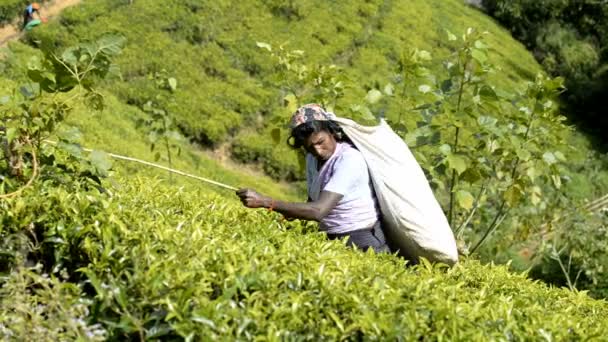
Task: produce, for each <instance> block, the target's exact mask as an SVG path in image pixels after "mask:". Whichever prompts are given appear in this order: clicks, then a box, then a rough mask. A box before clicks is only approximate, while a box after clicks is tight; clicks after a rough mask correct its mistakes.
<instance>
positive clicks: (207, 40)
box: [28, 0, 538, 174]
mask: <svg viewBox="0 0 608 342" xmlns="http://www.w3.org/2000/svg"><path fill="white" fill-rule="evenodd" d="M232 7H233V6H231V3H230V2H229V1H186V2H170V3H167V2H166V1H158V0H155V1H146V2H140V3H138V2H133V3H132V4H130V5H129V4H127V2H126V1H111V0H102V1H96V2H95V3H83V4H82V5H80V6H78V8H70V9H67V10H65V11H64V12H63V13H62V16H61V18H60V19H59V21H58V23H54V24H50V25H47V26H45V29H44V30H37V31H36V32H32V34H31V35H30V36H29V37H28V39H29V41H30V42H32V44H36V42H38V41H43V42H45V41H49V42H50V43H49V44H52V45H54V46H65V45H69V44H73V43H74V42H75V41H77V40H82V39H94V38H96V37H97V36H98V35H99V34H101V33H105V32H113V33H116V32H119V33H121V34H123V35H124V36H125V37H126V38H127V39H128V41H129V42H130V43H129V44H130V45H129V46H128V47H127V48H126V49H125V51H124V53H123V54H122V55H121V56H120V57H119V58H118V59H117V63H119V64H120V65H121V70H122V74H123V80H122V81H119V80H114V81H110V82H108V83H107V88H106V89H108V91H110V92H112V93H113V94H116V95H117V96H118V97H119V98H120V99H121V100H122V101H123V102H124V103H127V104H132V105H137V106H140V107H141V106H143V105H144V104H145V103H146V102H147V101H148V100H149V99H151V98H154V96H155V95H156V89H154V87H153V86H151V85H150V84H149V82H148V80H147V76H148V75H150V74H154V73H156V72H160V71H161V70H163V69H165V70H166V71H167V73H168V74H170V75H172V76H173V77H175V78H176V79H178V80H179V83H180V89H179V91H178V92H176V93H175V105H174V106H172V107H171V108H168V109H169V111H170V113H171V116H172V118H173V121H174V123H175V124H176V125H177V126H178V127H179V128H180V131H181V132H182V134H183V135H185V137H186V138H187V139H190V140H191V141H195V142H197V143H199V144H200V145H203V146H208V147H213V148H218V147H221V146H223V145H224V144H225V143H231V142H232V141H233V139H234V138H235V137H237V139H236V140H237V141H242V139H240V136H241V135H247V134H248V133H249V132H250V129H252V128H254V129H255V130H260V131H264V127H263V125H261V126H262V127H260V124H259V123H260V122H266V121H269V120H272V119H274V118H276V117H277V114H280V115H284V114H285V113H286V112H287V110H286V108H285V107H283V101H284V98H285V97H286V96H287V95H289V94H288V93H282V94H280V96H277V95H276V91H275V90H276V86H275V85H274V81H275V80H276V71H277V70H276V69H277V68H276V67H275V64H274V63H272V61H271V60H269V59H268V58H267V51H265V50H264V49H261V48H259V47H258V46H256V42H267V43H271V44H272V46H274V47H278V46H282V47H283V48H284V50H285V51H293V50H302V51H307V54H306V55H305V56H302V57H301V58H304V59H305V60H306V63H304V64H306V65H309V66H310V70H308V72H307V74H306V76H305V77H308V78H313V77H314V76H315V75H319V76H321V78H320V83H319V87H316V88H315V87H307V88H306V89H303V88H302V89H298V91H302V92H303V94H296V95H303V96H304V97H305V96H308V95H310V96H315V97H318V96H317V95H319V96H320V95H322V94H314V93H316V92H320V93H324V92H325V93H328V96H326V97H328V99H331V96H329V94H331V93H333V92H338V93H341V94H342V95H340V96H337V97H336V98H335V99H337V100H338V102H337V103H335V104H334V103H324V104H325V105H327V106H329V107H334V108H335V109H336V110H337V111H338V110H339V109H341V108H350V107H351V106H352V105H357V104H358V101H359V99H360V98H361V97H362V96H364V95H365V94H366V93H367V92H368V91H369V90H371V89H373V88H377V87H376V84H375V83H376V82H378V81H382V82H385V80H386V78H387V77H388V75H389V74H390V73H391V69H392V64H393V63H394V62H395V60H396V59H397V58H398V56H399V54H400V52H401V49H402V48H401V47H402V46H419V47H420V48H425V49H427V50H430V49H433V51H436V53H437V55H439V56H443V55H447V54H448V53H449V51H448V49H446V47H445V45H444V44H443V43H442V41H443V33H442V30H438V29H437V27H446V26H447V27H448V28H450V29H451V30H454V31H462V30H463V29H464V28H466V27H468V26H471V22H470V21H471V20H473V21H474V25H475V26H480V27H485V28H487V29H489V30H491V31H492V32H493V33H494V34H495V36H492V37H491V38H489V42H488V43H489V44H490V45H491V46H493V47H499V46H503V45H505V44H506V47H507V48H508V49H509V51H510V52H509V54H508V55H501V54H498V53H495V54H494V57H495V58H496V59H497V63H498V64H500V65H502V66H504V71H503V72H502V73H497V74H496V75H495V76H496V77H495V78H496V82H498V83H499V84H501V85H505V86H513V85H514V84H515V83H516V82H515V81H514V80H516V79H518V78H521V77H533V76H534V74H535V73H536V71H537V70H538V65H536V64H535V62H534V60H533V59H532V58H531V57H530V56H529V55H527V54H526V53H525V50H524V49H523V48H521V46H519V45H517V44H516V43H515V42H514V41H513V40H511V39H510V38H509V36H508V33H507V32H505V31H504V30H501V29H499V28H498V27H497V26H496V25H495V24H494V23H492V21H490V20H489V19H488V18H486V17H484V16H482V15H480V14H479V13H476V12H475V11H473V10H471V9H469V8H467V7H466V6H464V5H463V4H462V3H460V1H458V0H449V1H443V0H441V1H439V0H433V1H431V2H429V1H422V0H417V1H414V2H412V3H410V4H403V3H401V2H384V1H378V0H373V1H366V2H353V3H344V2H342V3H331V2H330V3H328V2H326V1H319V0H314V1H305V2H302V1H267V2H263V3H262V4H261V5H260V4H256V3H248V2H247V3H242V4H240V6H238V8H232ZM158 13H162V14H163V15H160V16H159V15H158ZM412 13H416V15H412ZM472 18H474V19H472ZM134 28H137V29H136V30H135V29H134ZM412 28H414V29H412ZM142 42H145V43H142ZM278 50H279V49H278V48H276V49H275V50H274V51H273V52H278ZM512 64H517V65H518V66H519V68H518V69H513V68H509V67H508V66H509V65H512ZM332 65H333V66H332ZM342 79H347V80H348V79H350V80H355V82H354V83H356V84H357V87H355V88H353V89H345V88H343V87H341V86H340V84H339V81H340V80H342ZM294 81H297V79H295V80H294ZM311 84H312V83H311ZM331 85H333V86H335V85H337V86H338V87H337V88H334V87H333V86H331ZM294 86H297V82H296V83H294ZM324 96H325V95H324ZM361 110H363V111H364V112H365V110H364V109H362V108H361ZM393 110H395V108H389V109H387V112H390V111H393ZM360 116H361V117H364V116H367V117H368V118H369V116H370V113H369V112H366V113H365V114H361V115H360ZM281 138H283V139H286V136H285V134H283V135H282V136H281ZM264 139H265V141H264V144H269V143H270V142H271V141H270V140H268V139H267V138H266V137H264ZM243 148H246V146H239V147H238V148H237V149H239V150H242V149H243ZM250 148H251V149H258V147H253V146H251V147H250ZM253 152H254V151H252V153H253ZM275 152H276V153H280V152H284V151H273V153H271V154H275ZM292 154H294V153H292ZM281 159H282V160H284V161H285V162H286V165H283V166H276V165H270V164H265V165H263V168H265V169H272V168H284V169H289V168H290V167H291V166H289V165H290V164H292V161H293V160H295V159H296V155H295V154H294V155H293V156H290V157H288V158H281ZM265 160H270V158H265ZM277 174H289V172H288V171H286V172H283V171H281V172H278V173H277Z"/></svg>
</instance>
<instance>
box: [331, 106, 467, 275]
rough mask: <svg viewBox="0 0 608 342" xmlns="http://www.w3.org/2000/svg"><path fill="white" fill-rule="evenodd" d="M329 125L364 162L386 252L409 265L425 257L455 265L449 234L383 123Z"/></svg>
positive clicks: (414, 166) (421, 179) (421, 178)
mask: <svg viewBox="0 0 608 342" xmlns="http://www.w3.org/2000/svg"><path fill="white" fill-rule="evenodd" d="M332 120H334V121H336V122H337V123H338V124H339V125H340V127H341V128H342V129H343V130H344V133H346V135H348V137H349V138H350V139H351V140H352V142H353V143H354V144H355V146H356V147H357V149H358V150H359V151H360V152H361V154H363V157H364V158H365V161H366V162H367V166H368V168H369V172H370V176H371V178H372V182H373V185H374V189H375V191H376V196H377V198H378V203H379V205H380V210H381V212H382V218H383V222H384V226H383V227H384V231H385V234H386V236H387V241H388V242H389V244H390V245H391V247H393V248H397V249H399V253H400V254H402V255H403V256H404V257H406V258H409V259H412V260H417V259H418V258H419V257H425V258H426V259H428V260H430V261H432V262H443V263H446V264H448V265H453V264H455V263H456V262H457V261H458V251H457V248H456V241H455V239H454V234H453V233H452V229H451V228H450V225H449V223H448V221H447V219H446V217H445V215H444V213H443V211H442V210H441V207H440V206H439V203H438V202H437V199H436V198H435V196H434V194H433V191H432V189H431V187H430V185H429V183H428V181H427V179H426V177H425V175H424V172H423V171H422V168H421V167H420V165H419V164H418V162H417V161H416V159H415V158H414V156H413V155H412V153H411V152H410V150H409V148H408V147H407V145H406V144H405V142H404V141H403V140H402V139H401V138H400V137H399V136H398V135H397V134H396V133H395V132H393V130H392V129H391V127H390V126H389V125H388V124H387V123H386V122H385V121H384V120H382V121H381V122H380V125H379V126H374V127H366V126H361V125H359V124H357V123H356V122H354V121H352V120H349V119H344V118H337V117H335V118H332Z"/></svg>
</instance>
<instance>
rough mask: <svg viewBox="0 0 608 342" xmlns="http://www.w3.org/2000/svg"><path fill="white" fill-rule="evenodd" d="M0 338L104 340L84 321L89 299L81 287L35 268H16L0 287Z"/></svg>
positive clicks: (101, 332)
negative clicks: (84, 295)
mask: <svg viewBox="0 0 608 342" xmlns="http://www.w3.org/2000/svg"><path fill="white" fill-rule="evenodd" d="M0 298H1V301H0V322H2V323H0V337H2V339H3V340H5V341H24V340H35V341H104V340H105V338H106V331H105V330H104V329H103V328H102V327H101V325H100V324H90V323H88V322H87V321H86V320H87V319H88V316H89V314H90V310H91V304H92V301H91V300H88V299H86V298H84V297H83V296H82V291H81V289H80V288H79V287H78V286H77V285H75V284H71V283H68V282H64V281H61V280H59V279H58V278H57V277H55V276H49V275H48V274H40V273H39V270H36V269H24V268H20V269H18V270H16V271H15V272H13V273H11V274H10V276H8V277H7V278H6V279H4V280H3V282H2V287H1V288H0Z"/></svg>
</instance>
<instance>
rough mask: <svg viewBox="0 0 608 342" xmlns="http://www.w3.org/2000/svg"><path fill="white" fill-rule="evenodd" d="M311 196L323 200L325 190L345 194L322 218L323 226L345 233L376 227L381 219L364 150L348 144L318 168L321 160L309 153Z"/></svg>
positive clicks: (307, 162)
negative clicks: (322, 194) (362, 152)
mask: <svg viewBox="0 0 608 342" xmlns="http://www.w3.org/2000/svg"><path fill="white" fill-rule="evenodd" d="M306 180H307V185H308V196H309V197H310V199H312V200H313V201H316V200H318V199H319V195H320V194H321V191H330V192H333V193H337V194H340V195H342V196H343V197H342V199H341V200H340V201H339V202H338V204H337V205H336V207H335V208H334V209H332V210H331V211H330V212H329V214H328V215H327V216H326V217H325V218H323V220H321V229H322V230H324V231H326V232H327V233H330V234H342V233H346V232H351V231H355V230H360V229H365V228H370V227H372V226H373V225H374V224H375V223H376V222H377V221H378V218H379V211H378V204H377V201H376V196H375V195H374V191H373V187H372V183H371V179H370V177H369V171H368V170H367V164H366V163H365V159H364V158H363V155H362V154H361V152H359V151H358V150H357V149H356V148H354V147H352V146H351V145H350V144H348V143H338V144H337V145H336V150H335V151H334V153H333V154H332V156H331V157H330V158H329V159H328V160H327V161H326V162H325V164H323V166H322V167H321V169H320V170H317V159H316V158H315V157H313V156H312V155H311V154H308V155H306Z"/></svg>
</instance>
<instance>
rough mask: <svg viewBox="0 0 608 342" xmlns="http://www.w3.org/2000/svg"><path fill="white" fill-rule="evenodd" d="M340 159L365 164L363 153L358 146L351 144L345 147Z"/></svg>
mask: <svg viewBox="0 0 608 342" xmlns="http://www.w3.org/2000/svg"><path fill="white" fill-rule="evenodd" d="M340 159H342V160H343V161H347V162H349V163H363V164H365V158H364V157H363V154H362V153H361V152H360V151H359V150H358V149H357V148H355V147H354V146H352V145H350V144H349V145H348V147H346V148H345V150H344V152H343V153H342V155H341V156H340Z"/></svg>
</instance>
